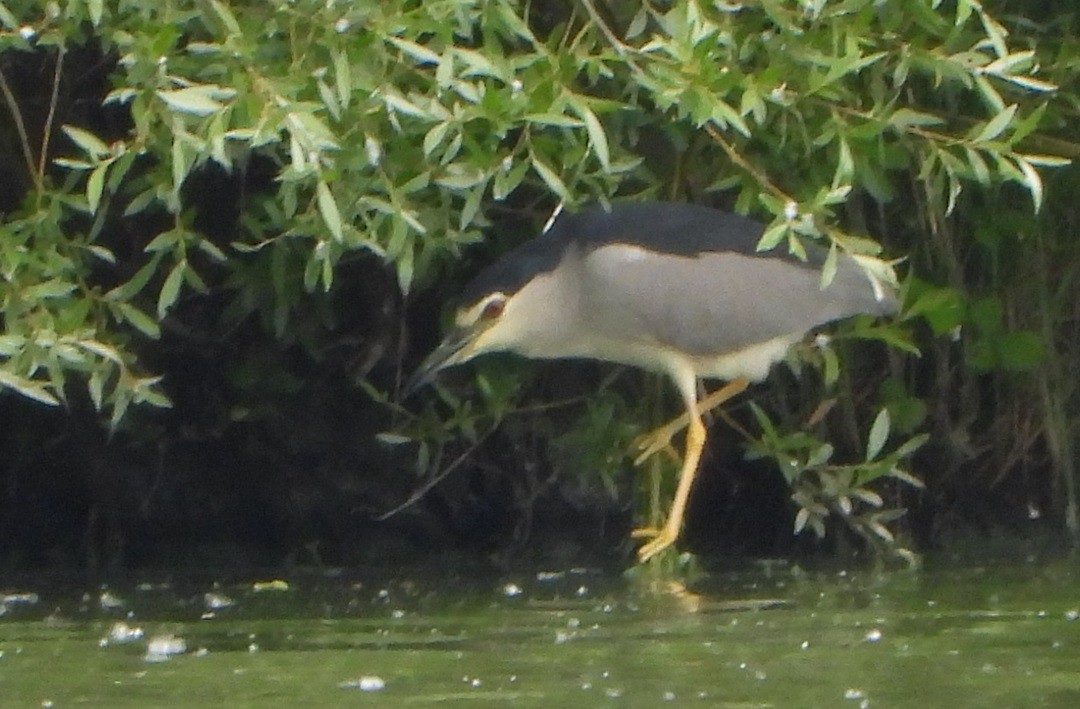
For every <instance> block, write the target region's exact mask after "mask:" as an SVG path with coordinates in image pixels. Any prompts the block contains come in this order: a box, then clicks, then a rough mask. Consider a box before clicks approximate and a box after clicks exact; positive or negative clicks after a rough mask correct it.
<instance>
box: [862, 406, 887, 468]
mask: <svg viewBox="0 0 1080 709" xmlns="http://www.w3.org/2000/svg"><path fill="white" fill-rule="evenodd" d="M888 438H889V410H888V409H882V410H881V411H879V412H878V415H877V417H876V418H875V419H874V423H873V425H871V426H870V435H869V436H867V439H866V459H867V460H876V459H877V457H878V454H879V453H881V449H882V448H884V447H885V441H886V440H888Z"/></svg>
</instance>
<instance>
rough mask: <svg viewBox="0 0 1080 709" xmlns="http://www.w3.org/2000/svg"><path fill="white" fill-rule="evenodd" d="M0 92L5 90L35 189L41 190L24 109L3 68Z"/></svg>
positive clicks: (5, 98)
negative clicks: (22, 109)
mask: <svg viewBox="0 0 1080 709" xmlns="http://www.w3.org/2000/svg"><path fill="white" fill-rule="evenodd" d="M0 92H3V94H4V101H5V102H7V106H8V111H10V112H11V117H12V118H13V119H14V120H15V130H16V131H17V132H18V134H19V143H20V145H21V147H22V152H23V159H24V160H26V170H27V173H28V174H29V175H30V179H31V180H33V181H34V187H35V189H37V191H38V192H40V191H41V190H42V189H43V185H42V183H41V182H40V180H39V179H38V174H37V171H36V170H35V169H34V155H33V153H32V152H31V151H30V138H29V137H28V136H27V135H26V124H25V123H23V118H22V111H20V110H19V102H18V101H17V100H16V99H15V94H13V93H12V92H11V87H10V86H8V82H7V79H6V78H5V77H4V72H3V71H2V70H0Z"/></svg>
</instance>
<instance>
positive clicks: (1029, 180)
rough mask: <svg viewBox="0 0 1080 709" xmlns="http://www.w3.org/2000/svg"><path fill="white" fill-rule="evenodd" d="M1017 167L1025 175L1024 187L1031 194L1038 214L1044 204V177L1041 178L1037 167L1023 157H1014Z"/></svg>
mask: <svg viewBox="0 0 1080 709" xmlns="http://www.w3.org/2000/svg"><path fill="white" fill-rule="evenodd" d="M1013 160H1014V161H1015V162H1016V166H1017V167H1018V168H1020V172H1021V173H1022V174H1023V175H1024V186H1025V187H1027V189H1028V192H1030V193H1031V201H1032V204H1033V205H1034V208H1035V211H1036V212H1038V211H1039V209H1041V208H1042V203H1043V183H1042V177H1040V176H1039V171H1038V170H1036V169H1035V166H1034V165H1032V164H1031V163H1030V162H1028V161H1027V160H1025V159H1024V158H1021V157H1014V158H1013Z"/></svg>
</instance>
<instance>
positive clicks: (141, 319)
mask: <svg viewBox="0 0 1080 709" xmlns="http://www.w3.org/2000/svg"><path fill="white" fill-rule="evenodd" d="M112 307H113V309H114V311H115V312H116V313H118V314H119V317H120V318H121V319H122V320H124V321H125V322H127V323H130V324H131V325H132V326H133V327H134V328H135V329H136V330H138V331H139V332H141V333H142V334H144V335H146V336H147V337H149V338H151V339H153V340H156V339H158V338H159V337H161V327H160V326H159V325H158V323H157V321H156V320H154V319H153V318H152V317H150V316H149V315H147V314H146V313H144V312H143V311H141V310H139V309H138V308H136V307H135V306H134V305H132V304H131V303H113V304H112Z"/></svg>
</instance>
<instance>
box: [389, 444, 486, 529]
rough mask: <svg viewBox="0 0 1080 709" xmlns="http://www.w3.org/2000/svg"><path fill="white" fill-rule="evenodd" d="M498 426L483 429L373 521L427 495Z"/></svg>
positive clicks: (398, 510) (390, 515) (391, 515)
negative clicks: (483, 430)
mask: <svg viewBox="0 0 1080 709" xmlns="http://www.w3.org/2000/svg"><path fill="white" fill-rule="evenodd" d="M498 427H499V426H498V423H496V424H495V425H494V426H492V427H491V428H489V429H488V430H487V431H485V432H484V433H483V435H481V436H480V437H479V438H477V439H476V441H475V442H474V443H473V444H472V445H471V446H469V447H468V448H467V449H466V450H465V452H463V453H462V454H461V455H459V456H458V457H457V458H454V460H453V461H452V462H451V463H450V465H448V466H446V467H445V468H443V469H442V470H440V471H439V472H438V473H437V474H436V475H435V476H433V477H432V478H431V479H430V480H428V481H427V482H426V483H424V484H423V485H421V486H420V487H419V488H418V489H417V490H416V491H414V492H413V494H411V495H409V497H408V498H406V500H405V501H404V502H402V503H401V504H400V505H397V506H396V507H392V508H390V509H389V510H387V511H386V512H383V513H382V514H381V515H379V516H378V517H376V518H375V521H377V522H382V521H383V520H387V519H389V518H391V517H393V516H394V515H396V514H397V513H398V512H401V511H402V510H403V509H405V508H406V507H411V506H412V505H414V504H416V503H417V502H419V501H420V499H421V498H422V497H424V495H427V494H428V493H429V492H431V489H432V488H433V487H435V486H436V485H438V484H439V483H441V482H442V481H443V480H444V479H446V476H447V475H449V474H450V473H452V472H454V470H456V469H457V467H458V466H459V465H461V464H462V463H464V462H465V461H466V460H468V458H469V456H470V455H472V454H473V453H474V452H475V451H476V449H477V448H479V447H480V444H481V443H483V442H484V441H485V440H487V438H488V436H490V435H491V434H492V433H494V432H495V429H497V428H498Z"/></svg>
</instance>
